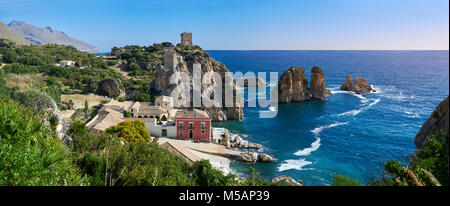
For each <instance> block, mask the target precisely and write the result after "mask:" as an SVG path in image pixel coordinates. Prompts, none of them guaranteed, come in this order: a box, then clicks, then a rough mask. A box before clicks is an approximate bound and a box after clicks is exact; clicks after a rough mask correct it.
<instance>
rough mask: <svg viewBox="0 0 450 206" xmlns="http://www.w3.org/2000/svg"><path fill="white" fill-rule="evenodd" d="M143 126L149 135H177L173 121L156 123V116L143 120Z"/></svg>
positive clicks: (173, 136)
mask: <svg viewBox="0 0 450 206" xmlns="http://www.w3.org/2000/svg"><path fill="white" fill-rule="evenodd" d="M144 123H145V128H146V129H147V130H148V131H149V132H150V135H151V136H157V137H170V138H176V137H177V127H176V124H175V121H167V122H163V123H161V124H158V123H157V120H156V118H151V119H148V120H145V121H144Z"/></svg>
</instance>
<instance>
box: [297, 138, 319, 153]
mask: <svg viewBox="0 0 450 206" xmlns="http://www.w3.org/2000/svg"><path fill="white" fill-rule="evenodd" d="M319 147H320V138H317V139H316V141H314V142H313V143H311V146H310V147H308V148H305V149H302V150H299V151H297V152H295V153H294V155H297V156H307V155H309V154H311V153H312V152H314V151H316V150H317V149H319Z"/></svg>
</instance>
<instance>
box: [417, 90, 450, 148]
mask: <svg viewBox="0 0 450 206" xmlns="http://www.w3.org/2000/svg"><path fill="white" fill-rule="evenodd" d="M448 107H449V97H447V98H446V99H445V100H444V101H442V102H441V103H440V104H439V105H438V106H437V107H436V109H435V110H434V112H433V113H432V114H431V116H430V118H428V120H427V121H426V122H425V123H424V124H423V125H422V127H421V128H420V130H419V132H418V133H417V135H416V137H415V138H414V144H415V145H416V146H417V149H419V150H421V149H422V148H423V146H424V145H425V144H426V141H427V137H428V136H431V135H433V134H436V133H437V132H438V131H439V130H440V129H443V130H444V131H446V132H448V129H449V124H448V116H449V114H448Z"/></svg>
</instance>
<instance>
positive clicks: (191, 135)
mask: <svg viewBox="0 0 450 206" xmlns="http://www.w3.org/2000/svg"><path fill="white" fill-rule="evenodd" d="M192 138H194V134H192V130H191V131H190V132H189V139H192Z"/></svg>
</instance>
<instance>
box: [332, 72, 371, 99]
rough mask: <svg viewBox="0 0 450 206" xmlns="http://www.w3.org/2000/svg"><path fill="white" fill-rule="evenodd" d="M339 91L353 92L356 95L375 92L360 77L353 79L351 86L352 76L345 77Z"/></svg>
mask: <svg viewBox="0 0 450 206" xmlns="http://www.w3.org/2000/svg"><path fill="white" fill-rule="evenodd" d="M340 88H341V90H345V91H353V92H355V93H357V94H365V93H370V92H375V90H374V89H373V88H372V87H371V86H370V85H368V84H367V80H366V79H365V78H362V77H355V79H354V80H353V84H352V76H350V75H347V76H345V82H344V83H343V84H342V85H341V87H340Z"/></svg>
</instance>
